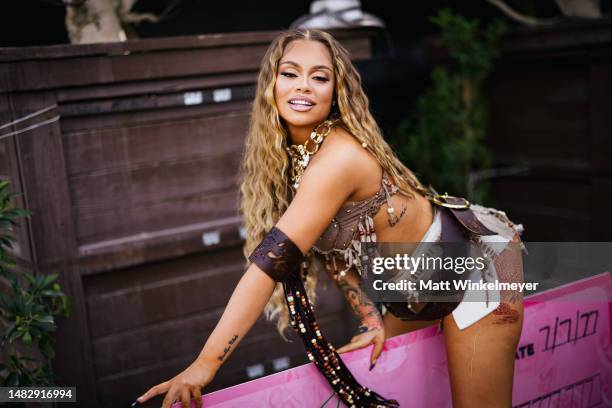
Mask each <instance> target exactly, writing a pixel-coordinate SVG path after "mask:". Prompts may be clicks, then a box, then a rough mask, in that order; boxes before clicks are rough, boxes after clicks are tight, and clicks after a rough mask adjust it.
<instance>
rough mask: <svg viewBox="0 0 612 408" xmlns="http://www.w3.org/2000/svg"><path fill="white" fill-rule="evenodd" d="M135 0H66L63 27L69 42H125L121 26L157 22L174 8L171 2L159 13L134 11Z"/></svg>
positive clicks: (174, 5)
mask: <svg viewBox="0 0 612 408" xmlns="http://www.w3.org/2000/svg"><path fill="white" fill-rule="evenodd" d="M137 1H138V0H84V1H73V2H70V3H68V7H67V10H66V29H67V31H68V36H69V37H70V42H71V43H72V44H88V43H97V42H114V41H125V40H126V38H127V35H126V32H125V30H124V27H127V26H128V25H129V24H132V23H135V24H138V23H140V22H142V21H150V22H153V23H156V22H158V21H159V20H160V18H163V17H164V16H165V14H167V13H168V12H170V11H171V10H172V8H174V7H176V5H177V4H178V2H176V1H175V2H174V3H171V6H169V7H168V8H167V9H166V10H165V11H164V13H162V15H161V16H157V15H155V14H151V13H134V12H132V11H131V10H132V7H133V6H134V4H135V3H136V2H137Z"/></svg>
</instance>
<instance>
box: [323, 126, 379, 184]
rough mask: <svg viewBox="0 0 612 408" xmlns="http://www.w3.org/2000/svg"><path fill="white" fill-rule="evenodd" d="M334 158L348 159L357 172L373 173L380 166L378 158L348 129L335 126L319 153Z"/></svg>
mask: <svg viewBox="0 0 612 408" xmlns="http://www.w3.org/2000/svg"><path fill="white" fill-rule="evenodd" d="M318 154H320V155H321V156H328V157H333V158H334V160H342V161H344V160H348V161H350V162H352V163H353V165H352V166H351V167H352V168H353V169H354V171H355V172H357V173H362V172H363V173H372V172H376V171H377V169H379V168H380V164H379V163H378V161H377V160H376V158H375V157H374V156H373V155H372V154H371V153H370V152H368V150H367V149H365V148H364V147H363V146H362V145H361V143H360V142H359V141H358V140H357V138H356V137H355V136H353V135H352V134H351V133H349V132H348V131H347V130H346V129H344V128H341V127H335V128H334V129H333V130H332V132H331V133H330V134H329V136H327V138H326V140H325V141H324V143H323V145H322V146H321V150H320V151H319V153H318Z"/></svg>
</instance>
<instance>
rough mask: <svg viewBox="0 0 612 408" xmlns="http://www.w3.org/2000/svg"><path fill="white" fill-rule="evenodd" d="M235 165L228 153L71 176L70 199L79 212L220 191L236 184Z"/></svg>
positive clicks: (237, 160)
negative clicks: (127, 198)
mask: <svg viewBox="0 0 612 408" xmlns="http://www.w3.org/2000/svg"><path fill="white" fill-rule="evenodd" d="M239 163H240V156H239V155H238V154H237V153H235V152H231V153H225V154H219V155H214V156H212V155H211V156H195V157H193V158H191V159H190V160H186V159H183V160H175V161H168V162H161V163H159V164H156V163H151V164H150V165H140V166H134V167H133V168H131V169H117V170H113V169H109V170H108V171H103V172H102V171H101V172H99V173H92V174H86V175H79V176H73V177H71V179H70V183H71V185H70V190H71V196H72V200H73V202H74V208H75V211H77V212H79V213H80V212H81V211H88V212H92V211H104V210H110V209H117V208H125V207H128V206H140V205H144V204H149V203H155V202H160V201H163V200H168V199H176V198H177V197H182V196H183V197H184V196H192V195H195V194H199V193H203V192H215V191H217V192H218V191H224V190H226V189H227V188H228V187H229V186H235V185H236V183H237V173H238V167H239ZM162 187H163V188H162ZM126 197H129V201H128V200H125V198H126Z"/></svg>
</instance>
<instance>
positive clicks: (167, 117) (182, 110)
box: [62, 101, 250, 133]
mask: <svg viewBox="0 0 612 408" xmlns="http://www.w3.org/2000/svg"><path fill="white" fill-rule="evenodd" d="M249 107H250V102H246V101H232V102H224V103H219V104H215V105H191V106H183V107H175V108H167V109H159V110H157V109H156V110H148V111H142V112H139V113H138V115H135V114H134V113H133V112H118V113H113V114H108V115H86V116H77V117H68V118H65V119H62V131H63V132H65V133H73V132H78V131H84V130H95V129H98V130H103V129H107V128H117V127H122V126H124V127H130V126H138V125H143V124H152V123H164V122H168V121H179V120H189V119H195V118H202V117H205V116H219V115H231V114H235V113H243V114H244V113H246V112H249Z"/></svg>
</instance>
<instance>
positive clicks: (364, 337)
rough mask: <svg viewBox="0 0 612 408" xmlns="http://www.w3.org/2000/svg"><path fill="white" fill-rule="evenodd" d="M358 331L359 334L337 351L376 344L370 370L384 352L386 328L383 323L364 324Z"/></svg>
mask: <svg viewBox="0 0 612 408" xmlns="http://www.w3.org/2000/svg"><path fill="white" fill-rule="evenodd" d="M357 333H358V334H357V335H355V336H353V338H352V339H351V341H350V342H349V343H347V344H345V345H344V346H342V347H340V348H339V349H337V350H336V351H337V352H338V353H344V352H347V351H353V350H357V349H360V348H364V347H366V346H368V345H370V344H374V348H373V349H372V356H371V357H370V370H372V368H374V364H376V360H377V359H378V357H379V356H380V353H382V350H383V346H384V344H385V329H384V327H383V326H382V325H374V326H369V327H368V326H366V325H362V326H359V328H358V329H357Z"/></svg>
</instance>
